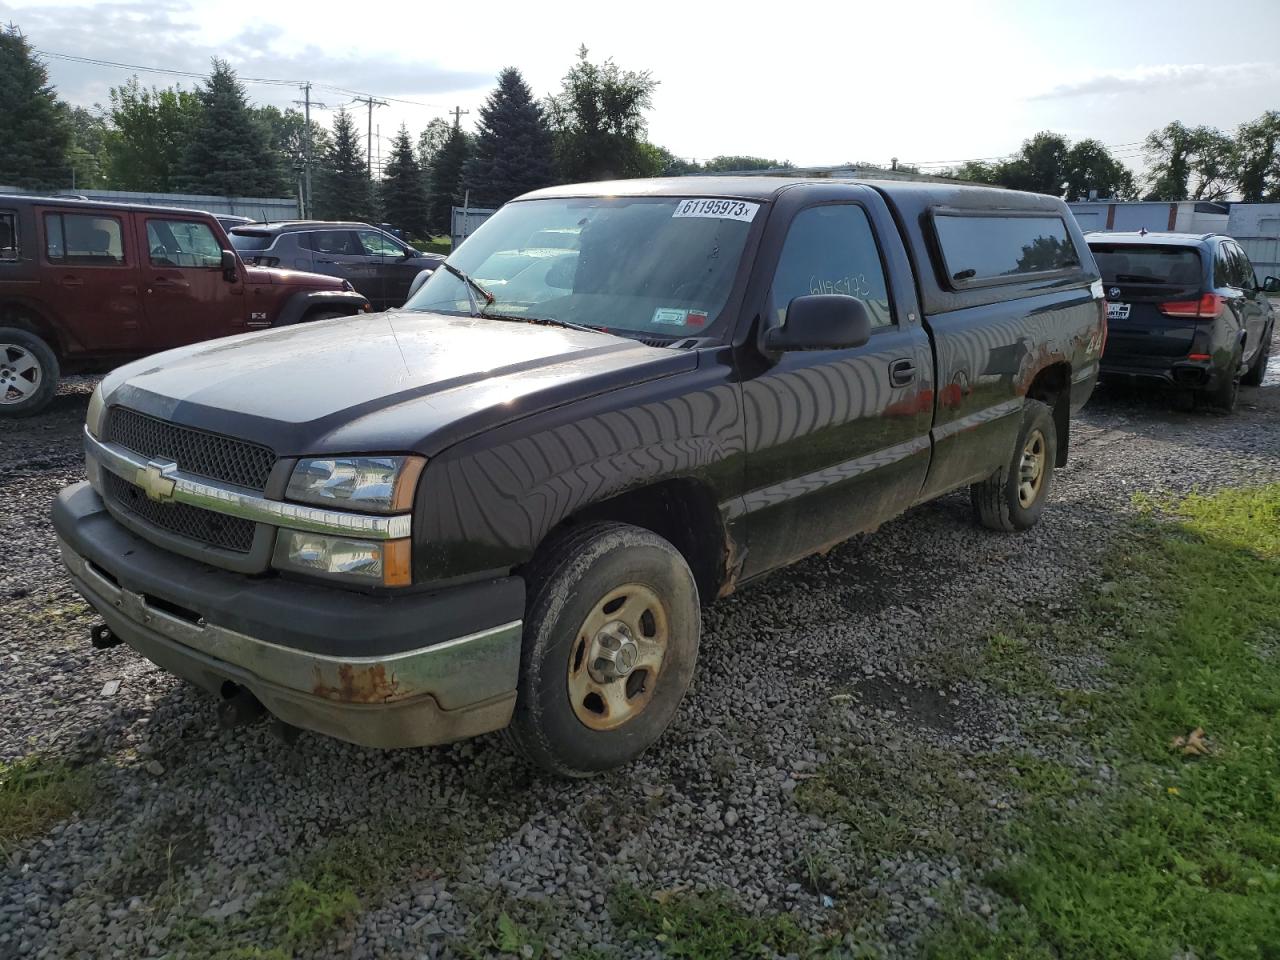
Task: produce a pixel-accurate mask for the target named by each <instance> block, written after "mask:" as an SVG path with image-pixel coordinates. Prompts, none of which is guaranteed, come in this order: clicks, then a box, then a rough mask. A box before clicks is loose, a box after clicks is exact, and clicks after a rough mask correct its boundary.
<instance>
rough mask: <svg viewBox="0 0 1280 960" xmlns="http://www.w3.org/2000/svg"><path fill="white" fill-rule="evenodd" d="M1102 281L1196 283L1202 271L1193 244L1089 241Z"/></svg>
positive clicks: (1182, 285)
mask: <svg viewBox="0 0 1280 960" xmlns="http://www.w3.org/2000/svg"><path fill="white" fill-rule="evenodd" d="M1089 246H1090V249H1092V250H1093V257H1094V259H1095V260H1097V261H1098V269H1099V270H1100V271H1101V272H1102V282H1103V283H1118V284H1140V285H1166V286H1174V287H1190V286H1198V285H1199V284H1200V278H1201V273H1202V268H1201V262H1200V251H1199V250H1197V249H1196V248H1195V247H1174V246H1167V245H1163V244H1160V245H1157V244H1152V245H1151V246H1140V245H1138V244H1123V243H1116V244H1109V243H1093V244H1090V245H1089Z"/></svg>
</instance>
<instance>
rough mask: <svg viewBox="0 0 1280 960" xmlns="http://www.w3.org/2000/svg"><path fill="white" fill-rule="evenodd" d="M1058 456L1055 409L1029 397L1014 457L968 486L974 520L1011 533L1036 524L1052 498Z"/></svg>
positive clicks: (1015, 444) (1014, 447) (1024, 409)
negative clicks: (1050, 493) (1050, 491)
mask: <svg viewBox="0 0 1280 960" xmlns="http://www.w3.org/2000/svg"><path fill="white" fill-rule="evenodd" d="M1057 458H1058V433H1057V430H1056V429H1055V428H1054V424H1053V411H1052V410H1051V409H1050V408H1049V405H1048V404H1046V403H1041V402H1040V401H1039V400H1027V401H1026V402H1025V403H1024V404H1023V407H1022V427H1021V429H1019V431H1018V439H1017V441H1016V442H1015V443H1014V446H1013V457H1012V458H1011V459H1010V461H1009V463H1008V464H1006V465H1005V466H1003V467H1001V468H1000V469H999V470H997V471H996V472H995V473H993V474H992V475H991V476H989V477H988V478H987V479H986V480H983V481H981V482H980V483H975V484H973V485H972V486H970V487H969V500H970V502H971V503H972V504H973V515H974V519H976V520H977V521H978V523H980V524H982V526H984V527H987V528H988V529H991V530H1003V531H1005V532H1009V533H1012V532H1013V531H1015V530H1028V529H1030V528H1031V527H1034V526H1035V525H1036V523H1037V521H1039V519H1040V514H1042V513H1043V512H1044V504H1045V501H1046V500H1047V499H1048V498H1049V490H1050V488H1051V487H1052V486H1053V467H1054V464H1055V463H1056V462H1057Z"/></svg>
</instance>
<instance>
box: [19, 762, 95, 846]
mask: <svg viewBox="0 0 1280 960" xmlns="http://www.w3.org/2000/svg"><path fill="white" fill-rule="evenodd" d="M92 792H93V790H92V783H91V778H90V776H89V773H88V771H87V770H85V769H83V768H81V769H72V768H71V767H68V766H67V765H66V764H63V763H59V762H56V761H52V760H46V759H43V758H41V757H38V756H33V757H24V758H23V759H21V760H18V761H16V762H14V763H0V857H2V856H4V855H7V854H8V853H9V852H10V851H11V850H13V849H14V848H15V847H17V846H19V845H20V844H22V843H23V842H25V841H26V840H29V839H30V838H31V837H34V836H37V835H39V834H41V833H44V831H46V830H48V829H49V827H51V826H53V825H54V824H55V823H57V822H58V821H59V820H65V819H66V818H67V817H69V816H70V815H71V813H72V811H74V810H77V809H80V808H82V807H84V806H85V805H86V804H87V803H88V802H89V800H90V798H91V797H92Z"/></svg>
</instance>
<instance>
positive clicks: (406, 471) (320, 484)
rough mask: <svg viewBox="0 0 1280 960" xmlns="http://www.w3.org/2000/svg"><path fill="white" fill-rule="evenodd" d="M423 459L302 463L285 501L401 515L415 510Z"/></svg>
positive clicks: (334, 459)
mask: <svg viewBox="0 0 1280 960" xmlns="http://www.w3.org/2000/svg"><path fill="white" fill-rule="evenodd" d="M425 464H426V461H425V460H423V459H422V457H326V458H324V459H314V460H299V461H298V465H297V466H296V467H294V468H293V476H291V477H290V478H289V486H288V489H287V490H286V491H285V497H286V498H287V499H289V500H297V501H299V502H301V503H315V504H319V505H320V506H322V507H339V508H345V509H350V510H365V511H369V512H372V513H398V512H401V511H404V510H411V509H412V508H413V492H414V489H415V488H416V487H417V485H418V477H419V475H420V474H421V473H422V468H423V466H424V465H425Z"/></svg>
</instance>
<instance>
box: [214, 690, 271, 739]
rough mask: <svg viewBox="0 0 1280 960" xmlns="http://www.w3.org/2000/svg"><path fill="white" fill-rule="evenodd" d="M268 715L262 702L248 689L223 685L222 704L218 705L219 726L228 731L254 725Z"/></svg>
mask: <svg viewBox="0 0 1280 960" xmlns="http://www.w3.org/2000/svg"><path fill="white" fill-rule="evenodd" d="M264 713H266V707H264V706H263V705H262V703H261V701H259V700H258V698H257V697H255V696H254V695H253V694H252V693H251V692H250V691H249V689H248V688H247V687H242V686H240V685H239V684H235V683H231V682H227V683H224V684H223V685H222V702H221V703H219V704H218V725H219V726H221V727H224V728H225V729H227V730H230V729H232V728H233V727H243V726H245V725H246V724H249V723H253V722H254V721H255V720H257V719H259V718H260V717H261V716H262V715H263V714H264Z"/></svg>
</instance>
